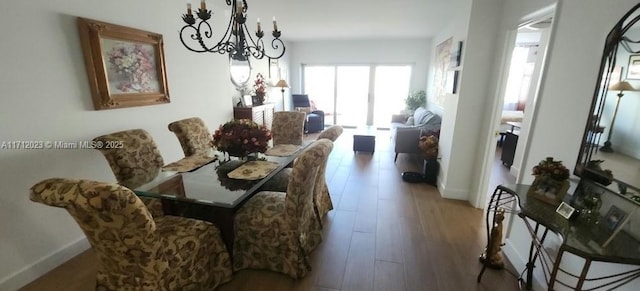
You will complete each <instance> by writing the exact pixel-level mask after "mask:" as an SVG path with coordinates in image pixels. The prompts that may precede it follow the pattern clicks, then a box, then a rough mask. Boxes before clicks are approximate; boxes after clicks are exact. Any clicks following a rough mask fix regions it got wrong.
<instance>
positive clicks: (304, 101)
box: [291, 94, 311, 108]
mask: <svg viewBox="0 0 640 291" xmlns="http://www.w3.org/2000/svg"><path fill="white" fill-rule="evenodd" d="M291 100H292V101H293V108H296V107H311V102H309V95H307V94H291Z"/></svg>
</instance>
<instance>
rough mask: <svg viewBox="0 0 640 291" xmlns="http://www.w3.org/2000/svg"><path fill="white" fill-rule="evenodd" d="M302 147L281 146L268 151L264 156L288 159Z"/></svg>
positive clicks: (293, 145)
mask: <svg viewBox="0 0 640 291" xmlns="http://www.w3.org/2000/svg"><path fill="white" fill-rule="evenodd" d="M300 148H302V146H300V145H295V144H279V145H275V146H273V147H272V148H270V149H268V150H267V151H266V152H265V153H264V154H265V155H267V156H276V157H286V156H290V155H292V154H293V153H295V152H296V151H298V150H299V149H300Z"/></svg>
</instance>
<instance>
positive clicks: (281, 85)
mask: <svg viewBox="0 0 640 291" xmlns="http://www.w3.org/2000/svg"><path fill="white" fill-rule="evenodd" d="M275 87H279V88H289V84H287V81H285V80H280V81H278V83H276V86H275Z"/></svg>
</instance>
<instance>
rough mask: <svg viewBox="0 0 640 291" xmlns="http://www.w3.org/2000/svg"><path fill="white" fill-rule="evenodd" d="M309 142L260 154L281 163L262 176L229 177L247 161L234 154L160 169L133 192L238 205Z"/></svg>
mask: <svg viewBox="0 0 640 291" xmlns="http://www.w3.org/2000/svg"><path fill="white" fill-rule="evenodd" d="M306 145H308V144H305V145H303V146H302V147H301V149H299V150H298V151H297V152H296V153H294V154H293V155H291V156H286V157H277V156H261V158H264V159H266V160H267V161H271V162H276V163H278V166H277V168H276V169H275V170H273V171H271V172H270V173H269V174H268V175H267V176H266V177H264V178H262V179H258V180H242V179H232V178H229V177H227V173H229V172H231V171H233V170H234V169H236V168H238V167H239V166H241V165H242V164H243V163H245V162H246V161H241V160H238V159H235V158H233V159H231V160H230V161H226V162H221V161H220V160H214V161H213V162H211V163H209V164H206V165H204V166H202V167H200V168H197V169H195V170H193V171H190V172H184V173H179V172H174V171H161V172H160V173H159V174H158V176H157V177H155V178H154V179H153V180H152V181H150V182H148V183H146V184H144V185H142V186H140V187H137V188H136V189H134V192H135V193H136V195H138V196H142V197H153V198H162V199H175V200H181V201H186V202H189V203H195V204H205V205H213V206H219V207H224V208H235V207H237V206H239V205H240V204H241V203H242V202H243V201H244V200H246V199H248V198H249V197H250V196H251V195H252V194H254V193H255V192H257V191H258V189H259V188H260V186H262V185H263V184H264V183H266V181H268V180H269V179H271V178H272V177H273V176H275V175H277V174H278V173H279V172H280V171H281V170H282V169H284V168H285V167H287V165H289V164H291V163H292V162H293V160H294V159H295V158H296V157H297V156H298V155H299V154H300V153H301V152H302V151H303V149H304V148H305V146H306Z"/></svg>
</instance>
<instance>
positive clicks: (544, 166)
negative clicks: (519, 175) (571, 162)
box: [531, 157, 569, 181]
mask: <svg viewBox="0 0 640 291" xmlns="http://www.w3.org/2000/svg"><path fill="white" fill-rule="evenodd" d="M531 174H533V175H534V176H536V177H540V176H548V177H550V178H552V179H554V180H560V181H562V180H566V179H569V169H567V167H565V166H564V165H562V162H561V161H554V160H553V158H552V157H547V159H546V160H542V161H540V163H538V165H536V166H534V167H533V169H532V173H531Z"/></svg>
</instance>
